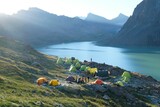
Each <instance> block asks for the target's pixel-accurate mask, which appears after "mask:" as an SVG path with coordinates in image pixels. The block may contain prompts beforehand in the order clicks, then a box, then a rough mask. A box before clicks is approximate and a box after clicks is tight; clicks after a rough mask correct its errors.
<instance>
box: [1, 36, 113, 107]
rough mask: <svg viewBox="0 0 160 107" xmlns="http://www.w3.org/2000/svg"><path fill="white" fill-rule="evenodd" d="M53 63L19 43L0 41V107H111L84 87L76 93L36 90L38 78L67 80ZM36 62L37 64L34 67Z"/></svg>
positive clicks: (45, 88)
mask: <svg viewBox="0 0 160 107" xmlns="http://www.w3.org/2000/svg"><path fill="white" fill-rule="evenodd" d="M55 59H56V57H51V56H46V55H43V54H40V53H38V52H37V51H35V50H34V49H32V48H31V47H30V46H26V45H24V44H21V43H19V42H18V41H13V40H10V39H6V38H3V37H0V106H2V107H3V106H4V107H6V106H12V107H14V106H53V105H55V106H56V105H61V104H62V105H63V106H75V107H80V106H86V105H88V106H92V107H93V106H100V107H104V106H107V105H110V103H106V102H105V101H104V100H102V99H99V98H98V99H97V98H95V97H96V93H90V92H89V90H87V89H85V88H83V87H80V88H79V90H78V91H76V90H72V89H71V88H68V89H67V90H66V89H62V90H58V89H55V88H53V87H43V86H40V87H39V86H37V85H36V83H35V80H36V79H37V78H38V77H40V76H45V77H48V78H50V79H51V78H55V76H60V77H62V78H63V77H65V76H66V74H64V72H65V71H64V69H63V68H61V67H58V66H57V65H56V64H55ZM35 62H36V63H38V64H36V65H34V64H33V63H35ZM77 92H80V93H81V94H80V95H77V94H78V93H77ZM111 104H113V105H114V103H111ZM110 106H111V105H110Z"/></svg>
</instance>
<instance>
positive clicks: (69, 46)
mask: <svg viewBox="0 0 160 107" xmlns="http://www.w3.org/2000/svg"><path fill="white" fill-rule="evenodd" d="M38 51H40V52H42V53H45V54H48V55H56V56H59V57H76V58H77V59H79V60H81V61H84V60H88V61H90V59H91V58H92V60H93V61H96V62H99V63H106V64H109V65H113V66H119V67H121V68H123V69H126V70H129V71H132V72H138V73H141V74H144V75H151V76H152V77H154V78H156V79H158V80H160V48H117V47H102V46H96V45H94V44H93V43H92V42H75V43H66V44H58V45H51V46H47V47H44V48H40V49H38Z"/></svg>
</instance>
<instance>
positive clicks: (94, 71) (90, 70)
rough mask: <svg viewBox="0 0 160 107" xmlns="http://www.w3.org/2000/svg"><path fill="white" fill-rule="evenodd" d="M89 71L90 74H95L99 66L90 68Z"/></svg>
mask: <svg viewBox="0 0 160 107" xmlns="http://www.w3.org/2000/svg"><path fill="white" fill-rule="evenodd" d="M89 72H90V74H95V73H96V72H97V68H90V69H89Z"/></svg>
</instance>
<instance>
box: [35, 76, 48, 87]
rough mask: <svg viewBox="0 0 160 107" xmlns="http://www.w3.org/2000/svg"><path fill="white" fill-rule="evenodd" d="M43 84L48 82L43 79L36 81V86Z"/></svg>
mask: <svg viewBox="0 0 160 107" xmlns="http://www.w3.org/2000/svg"><path fill="white" fill-rule="evenodd" d="M44 83H48V80H47V79H46V78H45V77H40V78H38V79H37V84H38V85H42V84H44Z"/></svg>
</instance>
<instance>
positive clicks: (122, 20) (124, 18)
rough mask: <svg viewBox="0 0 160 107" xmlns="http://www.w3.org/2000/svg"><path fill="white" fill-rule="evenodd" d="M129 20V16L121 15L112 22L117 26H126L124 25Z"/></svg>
mask: <svg viewBox="0 0 160 107" xmlns="http://www.w3.org/2000/svg"><path fill="white" fill-rule="evenodd" d="M127 20H128V16H126V15H124V14H122V13H120V14H119V15H118V16H117V17H115V18H113V19H112V20H111V22H112V23H114V24H117V25H124V23H125V22H126V21H127Z"/></svg>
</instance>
